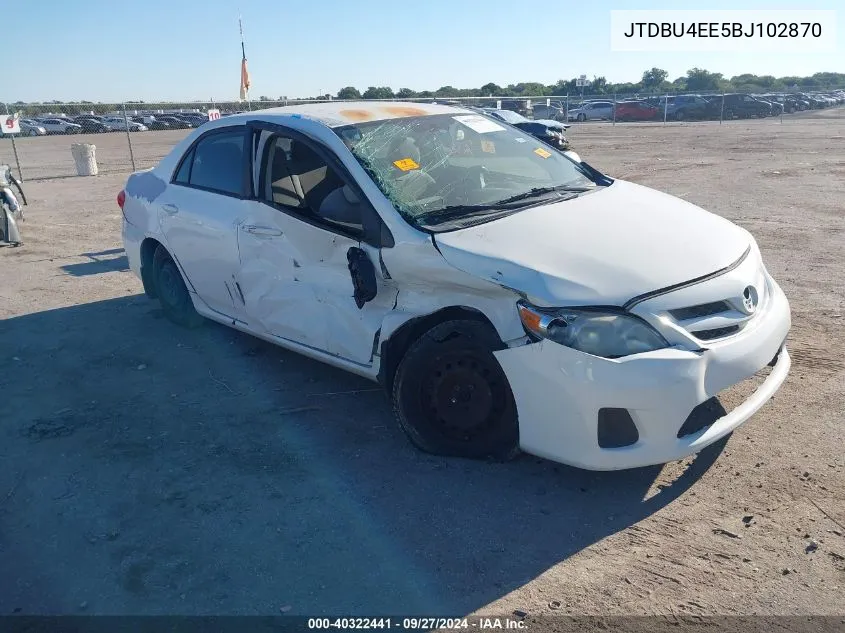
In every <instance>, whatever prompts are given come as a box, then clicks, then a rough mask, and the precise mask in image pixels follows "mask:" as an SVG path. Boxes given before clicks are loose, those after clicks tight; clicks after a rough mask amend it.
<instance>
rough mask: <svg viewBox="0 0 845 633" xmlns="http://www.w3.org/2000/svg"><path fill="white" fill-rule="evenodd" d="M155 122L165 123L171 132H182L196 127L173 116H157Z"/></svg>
mask: <svg viewBox="0 0 845 633" xmlns="http://www.w3.org/2000/svg"><path fill="white" fill-rule="evenodd" d="M156 121H161V122H162V123H167V125H169V126H170V128H171V129H173V130H184V129H188V128H194V127H197V126H196V125H194V124H193V123H191V122H190V121H185V120H184V119H180V118H178V117H175V116H170V115H158V116H156Z"/></svg>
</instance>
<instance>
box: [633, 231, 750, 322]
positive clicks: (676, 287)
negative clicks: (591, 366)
mask: <svg viewBox="0 0 845 633" xmlns="http://www.w3.org/2000/svg"><path fill="white" fill-rule="evenodd" d="M750 252H751V246H750V245H749V246H748V248H746V249H745V252H744V253H743V254H742V255H740V257H739V259H737V260H736V261H735V262H734V263H733V264H731V265H730V266H726V267H725V268H720V269H719V270H717V271H715V272H712V273H708V274H707V275H702V276H701V277H696V278H695V279H690V280H689V281H683V282H681V283H679V284H673V285H671V286H666V287H665V288H660V289H658V290H652V291H651V292H645V293H643V294H641V295H637V296H636V297H634V298H633V299H629V300H628V301H627V302H625V303H624V304H623V305H622V309H623V310H630V309H631V308H633V307H634V306H635V305H637V304H638V303H642V302H643V301H646V300H648V299H654V297H659V296H660V295H665V294H669V293H670V292H674V291H675V290H680V289H681V288H687V287H689V286H694V285H695V284H700V283H701V282H703V281H709V280H710V279H715V278H716V277H720V276H721V275H724V274H725V273H729V272H731V271H732V270H733V269H735V268H737V267H738V266H739V265H740V264H742V262H744V261H745V258H746V257H748V254H749V253H750Z"/></svg>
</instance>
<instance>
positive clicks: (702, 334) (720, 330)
mask: <svg viewBox="0 0 845 633" xmlns="http://www.w3.org/2000/svg"><path fill="white" fill-rule="evenodd" d="M739 327H740V326H738V325H728V326H726V327H716V328H713V329H710V330H699V331H698V332H690V334H692V335H693V336H694V337H695V338H697V339H698V340H700V341H712V340H713V339H717V338H722V337H723V336H729V335H731V334H733V333H735V332H739Z"/></svg>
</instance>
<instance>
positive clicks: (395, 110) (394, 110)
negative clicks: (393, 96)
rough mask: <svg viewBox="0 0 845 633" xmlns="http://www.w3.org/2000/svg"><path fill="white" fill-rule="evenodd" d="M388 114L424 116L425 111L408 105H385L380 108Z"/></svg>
mask: <svg viewBox="0 0 845 633" xmlns="http://www.w3.org/2000/svg"><path fill="white" fill-rule="evenodd" d="M380 109H381V110H384V111H385V112H387V113H388V114H392V115H393V116H425V115H426V114H427V113H426V111H425V110H423V109H421V108H413V107H409V106H386V107H383V108H380Z"/></svg>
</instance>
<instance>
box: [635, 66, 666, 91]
mask: <svg viewBox="0 0 845 633" xmlns="http://www.w3.org/2000/svg"><path fill="white" fill-rule="evenodd" d="M668 76H669V73H667V72H666V71H665V70H663V69H662V68H656V67H655V68H652V69H651V70H647V71H645V72H644V73H643V78H642V81H641V83H642V86H643V90H659V89H660V87H661V86H662V85H663V82H664V81H666V78H667V77H668Z"/></svg>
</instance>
